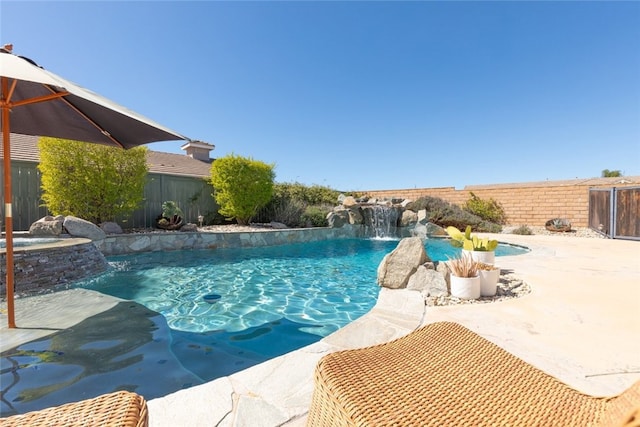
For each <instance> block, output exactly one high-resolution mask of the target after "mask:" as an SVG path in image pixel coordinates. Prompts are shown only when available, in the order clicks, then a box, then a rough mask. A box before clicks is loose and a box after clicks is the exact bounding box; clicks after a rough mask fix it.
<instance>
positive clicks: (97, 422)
mask: <svg viewBox="0 0 640 427" xmlns="http://www.w3.org/2000/svg"><path fill="white" fill-rule="evenodd" d="M148 425H149V414H148V413H147V402H146V401H145V399H144V398H143V397H142V396H140V395H139V394H136V393H131V392H128V391H118V392H115V393H109V394H103V395H102V396H98V397H95V398H93V399H87V400H82V401H80V402H74V403H67V404H65V405H60V406H55V407H52V408H47V409H43V410H41V411H33V412H28V413H26V414H22V415H13V416H11V417H8V418H0V426H2V427H10V426H11V427H13V426H16V427H17V426H29V427H44V426H47V427H51V426H61V427H62V426H64V427H80V426H82V427H89V426H91V427H97V426H100V427H102V426H104V427H146V426H148Z"/></svg>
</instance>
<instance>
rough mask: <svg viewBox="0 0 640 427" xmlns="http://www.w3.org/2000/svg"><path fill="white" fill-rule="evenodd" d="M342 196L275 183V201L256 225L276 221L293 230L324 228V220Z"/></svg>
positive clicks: (325, 189)
mask: <svg viewBox="0 0 640 427" xmlns="http://www.w3.org/2000/svg"><path fill="white" fill-rule="evenodd" d="M339 195H340V192H339V191H337V190H333V189H331V188H329V187H323V186H320V185H312V186H306V185H304V184H300V183H298V182H294V183H276V184H275V185H274V188H273V197H272V198H271V200H270V201H269V203H267V205H266V206H264V207H263V208H262V209H260V211H259V212H258V213H257V214H256V222H263V223H267V222H271V221H277V222H281V223H283V224H286V225H287V226H288V227H292V228H295V227H308V226H313V227H325V226H326V225H327V223H326V218H324V217H325V216H326V214H327V213H329V212H330V211H331V209H333V206H335V205H336V204H337V201H338V196H339ZM309 209H311V211H308V210H309ZM320 212H323V213H320ZM320 217H322V218H320Z"/></svg>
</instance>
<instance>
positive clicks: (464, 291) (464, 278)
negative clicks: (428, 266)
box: [446, 253, 480, 299]
mask: <svg viewBox="0 0 640 427" xmlns="http://www.w3.org/2000/svg"><path fill="white" fill-rule="evenodd" d="M446 264H447V266H448V267H449V270H451V276H450V286H451V296H453V297H457V298H460V299H477V298H480V275H479V273H478V266H477V263H476V262H475V261H474V260H473V258H472V257H471V255H469V254H467V253H462V254H460V256H458V257H456V258H449V260H448V261H447V262H446Z"/></svg>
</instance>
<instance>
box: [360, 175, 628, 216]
mask: <svg viewBox="0 0 640 427" xmlns="http://www.w3.org/2000/svg"><path fill="white" fill-rule="evenodd" d="M638 185H640V176H632V177H620V178H590V179H575V180H568V181H542V182H528V183H514V184H493V185H468V186H466V187H464V189H461V190H456V189H455V188H453V187H441V188H413V189H404V190H369V191H365V192H364V193H366V194H367V195H368V196H369V197H376V198H394V197H395V198H405V199H411V200H416V199H418V198H420V197H423V196H431V197H439V198H441V199H444V200H446V201H448V202H449V203H453V204H456V205H458V206H462V205H463V204H464V203H465V202H466V201H467V200H468V199H469V198H470V197H471V196H470V192H473V193H474V194H475V195H476V196H478V197H480V198H481V199H490V198H492V199H494V200H496V201H498V202H499V203H500V204H501V205H502V207H503V208H504V211H505V213H506V215H507V223H508V224H509V225H531V226H544V223H545V222H547V221H548V220H550V219H553V218H566V219H568V220H569V221H571V224H572V225H573V226H574V227H587V226H588V222H589V189H590V188H611V187H630V186H638Z"/></svg>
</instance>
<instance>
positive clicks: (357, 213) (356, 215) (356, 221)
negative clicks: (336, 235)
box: [347, 206, 364, 225]
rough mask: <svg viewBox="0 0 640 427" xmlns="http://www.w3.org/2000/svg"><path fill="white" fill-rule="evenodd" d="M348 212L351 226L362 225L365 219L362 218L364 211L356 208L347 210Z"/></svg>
mask: <svg viewBox="0 0 640 427" xmlns="http://www.w3.org/2000/svg"><path fill="white" fill-rule="evenodd" d="M347 212H348V213H349V224H353V225H362V221H363V219H364V218H363V216H362V209H360V208H359V207H357V206H356V207H353V208H349V209H347Z"/></svg>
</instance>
